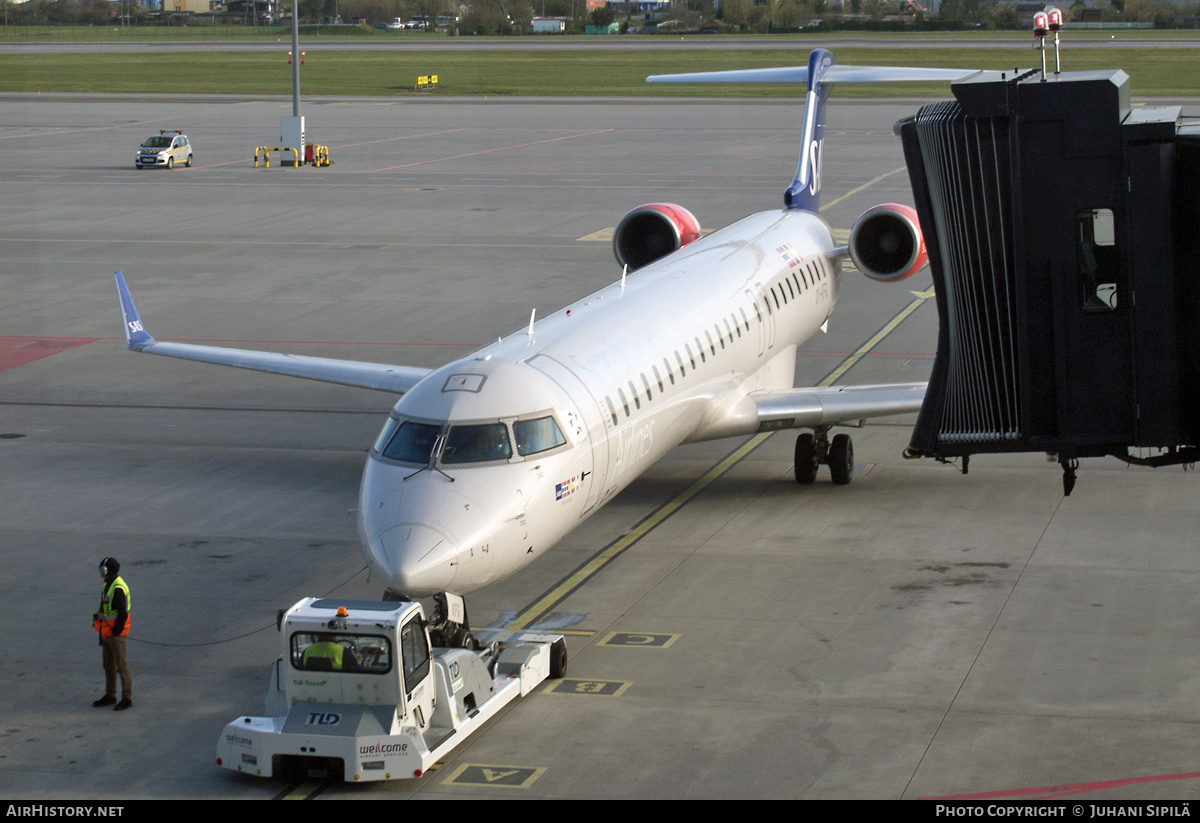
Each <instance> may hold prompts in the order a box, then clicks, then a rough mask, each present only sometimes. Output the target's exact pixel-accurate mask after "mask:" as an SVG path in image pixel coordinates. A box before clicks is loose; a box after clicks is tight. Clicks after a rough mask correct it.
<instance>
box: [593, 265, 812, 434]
mask: <svg viewBox="0 0 1200 823" xmlns="http://www.w3.org/2000/svg"><path fill="white" fill-rule="evenodd" d="M823 276H824V271H823V269H822V267H821V266H819V265H817V264H816V263H815V262H813V261H809V262H808V263H806V264H805V266H804V268H802V269H801V270H800V272H799V275H797V272H794V271H793V272H792V274H791V277H784V278H783V279H782V280H781V281H780V282H779V283H778V284H775V285H772V286H771V295H772V296H773V297H774V299H775V308H777V309H778V308H781V304H780V296H782V298H783V305H786V304H787V303H788V302H789V295H790V297H791V299H792V300H795V299H796V298H797V297H799V296H800V295H801V294H803V293H804V292H805V291H807V290H808V289H809V288H811V287H812V286H814V285H816V283H817V281H818V280H821V279H822V278H823ZM801 282H803V286H802V285H801ZM793 283H794V284H795V288H793V287H792V284H793ZM784 285H786V286H787V291H786V292H785V291H784ZM776 288H778V289H779V292H778V294H776V292H775V289H776ZM763 303H764V304H765V305H766V307H767V313H768V314H774V310H773V309H772V308H771V300H770V299H769V298H768V297H767V295H766V294H765V293H764V294H763ZM753 306H754V313H755V315H757V317H758V322H759V323H761V322H762V319H763V318H762V312H761V311H760V310H759V308H758V301H757V300H755V301H754V303H753ZM738 314H741V317H742V319H741V322H739V321H738V317H737V315H738ZM730 320H732V321H733V323H732V325H731V324H730ZM721 324H724V326H725V331H724V333H722V332H721ZM743 329H745V331H746V333H747V334H749V332H750V318H749V316H747V314H746V310H745V309H744V308H742V307H740V306H739V307H738V310H737V312H736V313H735V312H730V314H729V320H726V319H725V318H721V322H720V323H713V331H714V332H716V335H717V336H716V339H715V341H714V338H713V336H712V334H710V333H709V332H708V331H707V330H706V331H705V332H704V337H705V339H706V340H707V341H708V352H709V355H711V356H712V357H716V356H717V343H720V345H721V348H722V349H724V348H725V341H726V340H728V341H729V345H730V346H733V341H734V338H735V337H737V338H741V336H742V330H743ZM693 340H694V342H695V343H696V351H695V352H693V351H692V346H691V344H690V343H684V344H683V350H684V351H685V352H687V362H688V363H690V364H691V367H692V370H693V371H695V370H696V355H697V354H699V356H700V362H701V363H707V362H708V360H707V357H706V355H705V354H704V345H703V344H702V343H701V342H700V338H699V337H695V338H693ZM662 363H663V370H664V371H665V372H666V374H667V379H668V380H669V381H670V384H671V385H672V386H674V385H675V372H674V370H673V369H672V368H671V362H670V360H668V359H667V358H666V357H664V358H663V361H662ZM675 364H676V366H678V368H679V377H680V378H681V379H682V378H684V377H686V376H687V366H686V365H685V364H684V358H683V357H681V356H680V354H679V349H676V350H675ZM650 371H651V372H652V373H653V374H654V381H655V382H656V383H657V384H658V391H659V394H665V393H666V385H665V384H664V383H663V378H662V374H661V373H659V371H658V366H657V365H651V366H650ZM639 377H640V378H641V382H642V389H643V391H644V392H645V394H646V402H647V403H649V402H651V400H653V399H654V397H653V394H652V393H651V390H650V381H649V380H647V379H646V373H645V372H641V373H640V374H639ZM625 385H626V386H627V387H628V388H629V394H628V395H626V394H625V388H623V387H618V388H617V399H618V400H619V401H620V403H621V409H622V410H623V411H624V412H625V417H627V418H628V417H629V415H630V410H629V403H630V401H632V402H633V407H634V409H641V408H642V400H641V397H640V396H639V393H638V390H637V387H635V386H634V384H633V381H632V380H629V381H626V384H625ZM604 403H605V405H607V406H608V413H609V415H610V416H611V417H612V422H613V425H614V426H616V425H618V424H619V423H620V419H619V418H618V417H617V408H616V406H615V405H613V401H612V395H606V396H605V398H604Z"/></svg>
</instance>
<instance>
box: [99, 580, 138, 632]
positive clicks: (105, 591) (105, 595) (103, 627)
mask: <svg viewBox="0 0 1200 823" xmlns="http://www.w3.org/2000/svg"><path fill="white" fill-rule="evenodd" d="M114 589H120V590H121V591H123V592H124V593H125V630H124V631H122V632H121V635H120V636H122V637H124V636H125V635H127V634H129V624H130V623H132V622H133V617H132V616H131V614H130V612H131V611H132V610H133V608H132V604H131V601H130V599H129V586H127V585H125V581H124V580H122V579H121V578H119V577H118V578H117V579H116V580H114V581H113V582H112V583H105V584H104V585H103V586H102V587H101V588H100V619H99V620H97V621H96V624H95V626H94V628H95V629H96V631H98V632H100V636H101V637H112V634H113V621H115V620H116V619H117V610H116V609H114V608H113V605H112V596H113V590H114Z"/></svg>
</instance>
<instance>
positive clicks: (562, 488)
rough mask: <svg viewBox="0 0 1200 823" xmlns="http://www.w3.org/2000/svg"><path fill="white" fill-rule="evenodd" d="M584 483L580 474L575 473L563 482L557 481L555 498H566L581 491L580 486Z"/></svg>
mask: <svg viewBox="0 0 1200 823" xmlns="http://www.w3.org/2000/svg"><path fill="white" fill-rule="evenodd" d="M582 485H583V482H582V480H581V478H580V477H579V475H575V476H574V477H572V478H571V479H570V480H564V481H563V482H561V483H555V484H554V499H555V500H566V499H567V498H568V497H570V496H571V495H572V494H574V493H575V492H577V491H579V487H580V486H582Z"/></svg>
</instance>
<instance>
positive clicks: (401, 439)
mask: <svg viewBox="0 0 1200 823" xmlns="http://www.w3.org/2000/svg"><path fill="white" fill-rule="evenodd" d="M395 422H398V421H395V420H389V421H388V424H387V425H386V426H384V427H383V432H381V433H380V435H379V440H377V441H376V443H375V447H376V450H377V451H379V453H380V454H381V455H383V456H384V457H386V458H389V459H391V460H400V461H403V462H405V463H420V464H421V465H426V464H428V463H429V455H430V454H432V453H433V444H434V442H435V441H436V440H437V436H438V434H439V433H440V432H441V430H442V427H441V426H436V425H433V424H431V423H415V422H413V421H412V420H405V421H404V422H403V423H400V424H399V426H398V427H397V428H396V429H395V432H396V433H395V435H394V436H393V437H391V441H390V442H388V443H387V445H386V446H384V447H383V448H382V449H380V448H379V445H380V444H381V443H383V442H384V439H385V437H386V436H387V435H388V429H389V428H391V427H392V424H393V423H395Z"/></svg>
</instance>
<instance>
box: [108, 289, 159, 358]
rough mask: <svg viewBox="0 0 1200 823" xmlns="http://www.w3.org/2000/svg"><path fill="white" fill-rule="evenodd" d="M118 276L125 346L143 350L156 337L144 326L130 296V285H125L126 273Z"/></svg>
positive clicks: (134, 349)
mask: <svg viewBox="0 0 1200 823" xmlns="http://www.w3.org/2000/svg"><path fill="white" fill-rule="evenodd" d="M116 277H117V293H118V294H120V295H121V315H122V316H123V317H124V319H125V346H126V348H129V349H132V350H133V351H141V350H142V349H144V348H146V346H149V345H150V344H151V343H153V342H154V338H153V337H151V336H150V334H149V332H147V331H146V330H145V329H144V328H142V319H141V318H140V317H138V312H137V307H136V306H134V305H133V298H132V297H130V296H129V287H128V286H126V285H125V275H123V274H121V272H117V273H116Z"/></svg>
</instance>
